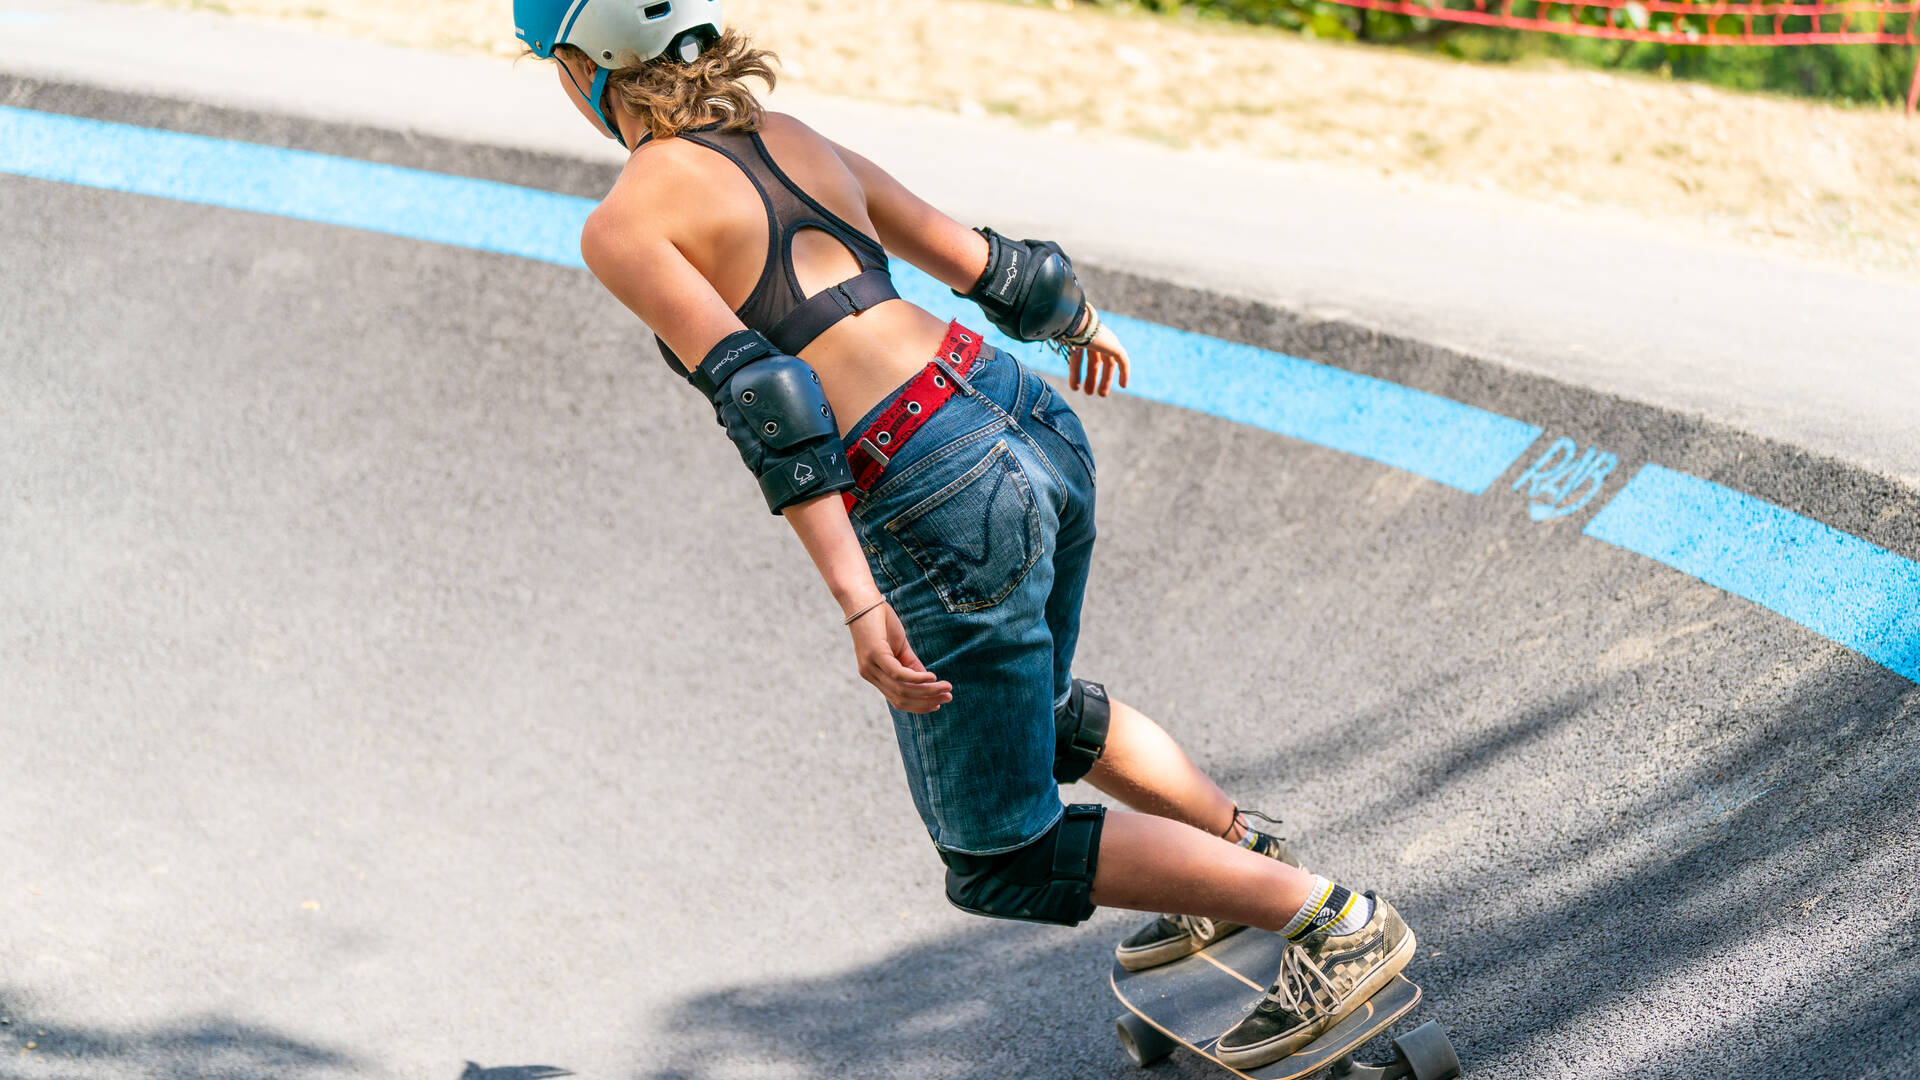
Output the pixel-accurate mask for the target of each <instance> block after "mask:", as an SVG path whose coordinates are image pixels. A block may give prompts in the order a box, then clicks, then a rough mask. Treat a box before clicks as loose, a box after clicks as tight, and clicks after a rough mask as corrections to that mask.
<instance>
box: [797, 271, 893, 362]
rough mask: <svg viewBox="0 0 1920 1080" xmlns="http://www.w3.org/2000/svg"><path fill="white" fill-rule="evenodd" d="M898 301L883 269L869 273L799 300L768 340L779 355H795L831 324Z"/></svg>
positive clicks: (889, 278) (890, 279)
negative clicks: (874, 307) (781, 353)
mask: <svg viewBox="0 0 1920 1080" xmlns="http://www.w3.org/2000/svg"><path fill="white" fill-rule="evenodd" d="M899 298H900V292H899V290H897V289H895V288H894V287H893V277H892V275H890V274H888V273H887V271H886V270H885V269H884V268H880V269H873V270H868V271H866V272H864V273H860V274H856V275H854V276H853V277H850V278H848V279H847V280H845V281H843V282H841V283H840V284H838V285H834V286H832V287H830V288H826V289H822V290H820V291H819V292H817V293H814V294H813V295H812V296H809V297H807V298H806V299H805V300H802V301H800V303H799V304H798V305H796V306H795V307H794V309H793V310H792V311H789V312H787V314H786V316H785V317H783V318H782V319H781V320H780V321H779V322H777V323H775V324H774V325H773V328H772V329H771V330H768V331H767V340H768V341H771V342H773V345H774V348H777V349H779V350H780V351H781V352H783V353H786V354H787V355H789V356H798V355H800V350H801V349H804V348H806V347H807V346H808V345H810V344H812V343H813V339H814V338H817V337H819V336H820V335H821V334H824V333H826V332H827V330H828V328H829V327H831V326H833V324H834V323H837V322H839V321H840V320H841V319H844V318H846V317H847V316H849V315H858V314H860V313H861V312H863V311H865V310H867V309H868V308H870V307H873V306H875V305H877V304H883V303H885V302H887V301H888V300H898V299H899Z"/></svg>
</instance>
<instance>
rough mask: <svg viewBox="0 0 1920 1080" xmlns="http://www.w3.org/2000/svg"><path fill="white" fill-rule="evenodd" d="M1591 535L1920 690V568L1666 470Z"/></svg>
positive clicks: (1624, 496)
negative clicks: (1779, 618) (1765, 612)
mask: <svg viewBox="0 0 1920 1080" xmlns="http://www.w3.org/2000/svg"><path fill="white" fill-rule="evenodd" d="M1586 533H1587V535H1588V536H1591V537H1594V538H1596V539H1599V540H1604V541H1606V542H1607V543H1609V544H1613V545H1615V546H1617V547H1623V548H1626V549H1627V550H1628V551H1634V552H1638V553H1639V554H1641V555H1645V556H1646V557H1647V558H1650V559H1656V560H1658V561H1660V562H1663V563H1665V564H1667V565H1668V566H1671V567H1673V568H1674V569H1676V570H1679V571H1681V572H1683V573H1687V574H1691V575H1693V576H1694V577H1697V578H1699V579H1700V580H1701V581H1704V582H1706V583H1707V584H1709V585H1714V586H1717V587H1719V588H1722V589H1725V590H1726V591H1728V592H1730V593H1733V594H1735V595H1737V596H1742V597H1745V598H1746V599H1748V600H1751V601H1753V602H1754V603H1756V604H1759V605H1761V606H1762V607H1765V608H1768V609H1770V610H1772V611H1774V612H1776V613H1778V614H1780V615H1784V616H1786V617H1787V618H1789V619H1792V620H1793V621H1794V622H1797V623H1799V624H1800V625H1802V626H1805V627H1807V628H1808V629H1810V630H1813V631H1814V632H1816V633H1818V634H1821V635H1822V636H1824V637H1827V638H1830V639H1832V640H1833V641H1836V642H1839V643H1840V644H1842V645H1845V646H1846V647H1847V648H1849V649H1852V650H1854V651H1855V652H1858V653H1860V654H1862V655H1863V656H1866V657H1867V658H1868V659H1871V660H1874V661H1876V662H1878V663H1880V664H1884V665H1886V666H1887V667H1888V668H1890V669H1892V670H1893V671H1895V672H1898V673H1899V674H1901V675H1904V676H1906V677H1907V678H1909V679H1912V680H1914V681H1915V682H1920V563H1915V562H1913V561H1912V560H1909V559H1903V558H1901V557H1900V556H1898V555H1895V554H1893V553H1892V552H1890V551H1887V550H1886V549H1884V548H1881V547H1877V546H1875V545H1873V544H1869V543H1868V542H1866V541H1865V540H1861V539H1859V538H1858V537H1854V536H1848V535H1847V534H1846V533H1843V532H1841V531H1839V530H1838V529H1834V528H1831V527H1829V526H1826V525H1822V524H1821V523H1820V522H1818V521H1814V520H1813V519H1812V518H1806V517H1801V516H1800V515H1799V514H1796V513H1793V512H1792V511H1790V510H1786V509H1783V508H1781V507H1778V506H1775V505H1774V504H1772V503H1770V502H1767V501H1765V500H1764V499H1756V498H1754V497H1753V496H1751V495H1746V494H1743V493H1741V492H1738V491H1735V490H1733V489H1732V488H1730V487H1724V486H1722V485H1720V484H1716V483H1713V482H1712V481H1710V480H1702V479H1700V478H1699V477H1695V476H1688V475H1687V474H1686V473H1682V472H1675V471H1674V470H1672V469H1669V468H1666V467H1664V466H1660V465H1646V466H1644V467H1642V468H1641V470H1640V471H1639V472H1638V473H1636V474H1634V477H1633V479H1632V480H1629V481H1627V485H1626V486H1625V487H1624V488H1621V489H1620V493H1619V494H1617V495H1615V496H1614V497H1613V500H1612V501H1611V502H1609V503H1608V504H1607V505H1606V506H1605V507H1603V508H1602V509H1601V511H1600V512H1599V513H1598V514H1595V515H1594V517H1593V520H1592V521H1590V522H1588V523H1587V528H1586Z"/></svg>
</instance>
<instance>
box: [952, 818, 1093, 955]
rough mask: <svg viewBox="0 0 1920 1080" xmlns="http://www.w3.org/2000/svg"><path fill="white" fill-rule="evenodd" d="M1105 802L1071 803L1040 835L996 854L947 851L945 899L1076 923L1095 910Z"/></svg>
mask: <svg viewBox="0 0 1920 1080" xmlns="http://www.w3.org/2000/svg"><path fill="white" fill-rule="evenodd" d="M1106 813H1107V811H1106V807H1103V806H1098V805H1094V804H1092V803H1076V804H1074V805H1072V806H1069V807H1067V809H1066V812H1065V813H1064V814H1062V815H1061V816H1060V820H1059V821H1056V822H1054V825H1053V828H1051V829H1048V830H1047V831H1046V832H1045V833H1044V834H1042V835H1041V836H1040V838H1039V839H1038V840H1035V841H1034V842H1033V843H1031V844H1028V845H1027V846H1026V847H1023V848H1016V849H1015V850H1013V851H1006V852H1001V853H1000V854H998V855H962V854H959V853H956V852H950V851H943V852H941V853H940V858H941V860H942V861H944V862H945V863H946V864H947V899H948V900H949V901H950V902H951V903H952V904H953V906H954V907H957V908H959V909H960V910H961V911H965V912H969V913H971V914H974V915H985V916H988V917H990V918H996V919H1019V920H1021V921H1023V922H1043V923H1053V924H1056V925H1059V926H1076V925H1078V924H1079V923H1080V922H1082V921H1083V920H1085V919H1086V917H1087V916H1089V915H1091V914H1093V911H1094V903H1093V898H1092V897H1093V872H1094V870H1095V868H1096V867H1097V865H1098V863H1099V858H1100V828H1101V826H1102V825H1104V824H1105V823H1106Z"/></svg>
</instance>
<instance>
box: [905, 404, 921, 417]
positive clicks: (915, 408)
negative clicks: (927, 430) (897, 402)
mask: <svg viewBox="0 0 1920 1080" xmlns="http://www.w3.org/2000/svg"><path fill="white" fill-rule="evenodd" d="M907 411H908V412H910V413H912V414H913V415H915V416H919V415H920V403H919V402H917V401H909V402H907Z"/></svg>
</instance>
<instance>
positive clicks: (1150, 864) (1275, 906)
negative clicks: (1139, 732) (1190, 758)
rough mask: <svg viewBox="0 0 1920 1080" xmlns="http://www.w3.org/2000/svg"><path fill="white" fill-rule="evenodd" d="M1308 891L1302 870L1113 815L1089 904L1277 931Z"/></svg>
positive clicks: (1139, 818) (1171, 824)
mask: <svg viewBox="0 0 1920 1080" xmlns="http://www.w3.org/2000/svg"><path fill="white" fill-rule="evenodd" d="M1115 711H1116V712H1117V711H1118V710H1117V709H1116V710H1115ZM1136 715H1137V714H1136ZM1155 730H1158V729H1157V728H1156V729H1155ZM1183 760H1184V759H1183ZM1312 885H1313V875H1311V874H1309V873H1307V872H1306V871H1304V870H1300V869H1297V868H1295V867H1292V866H1288V865H1287V864H1286V863H1283V862H1277V861H1275V860H1273V859H1269V858H1267V857H1266V856H1264V855H1256V854H1255V853H1253V852H1251V851H1248V850H1246V849H1245V848H1242V847H1239V846H1237V845H1234V844H1230V843H1227V842H1226V841H1225V840H1222V839H1220V838H1219V837H1218V836H1209V835H1207V834H1206V833H1204V832H1201V831H1200V830H1198V829H1195V828H1193V827H1192V826H1189V825H1182V824H1181V823H1179V822H1177V821H1169V820H1168V819H1166V818H1163V817H1155V816H1153V815H1151V814H1132V813H1128V812H1127V811H1125V810H1114V811H1110V812H1108V814H1107V819H1106V824H1105V825H1104V826H1103V827H1102V829H1101V833H1100V861H1099V863H1098V864H1097V865H1096V867H1095V869H1094V875H1093V902H1094V903H1096V904H1099V905H1101V906H1103V907H1121V908H1132V909H1134V910H1136V911H1155V912H1169V913H1172V914H1176V915H1204V916H1206V917H1208V918H1210V919H1228V920H1231V921H1233V922H1237V923H1245V924H1246V925H1248V926H1257V927H1259V928H1260V929H1262V930H1276V931H1277V930H1279V929H1280V928H1281V927H1283V926H1285V925H1286V924H1287V921H1288V920H1289V919H1291V918H1293V916H1294V913H1295V912H1297V911H1299V910H1300V907H1301V905H1303V904H1305V903H1306V902H1307V893H1308V892H1309V890H1310V889H1311V888H1312Z"/></svg>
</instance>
